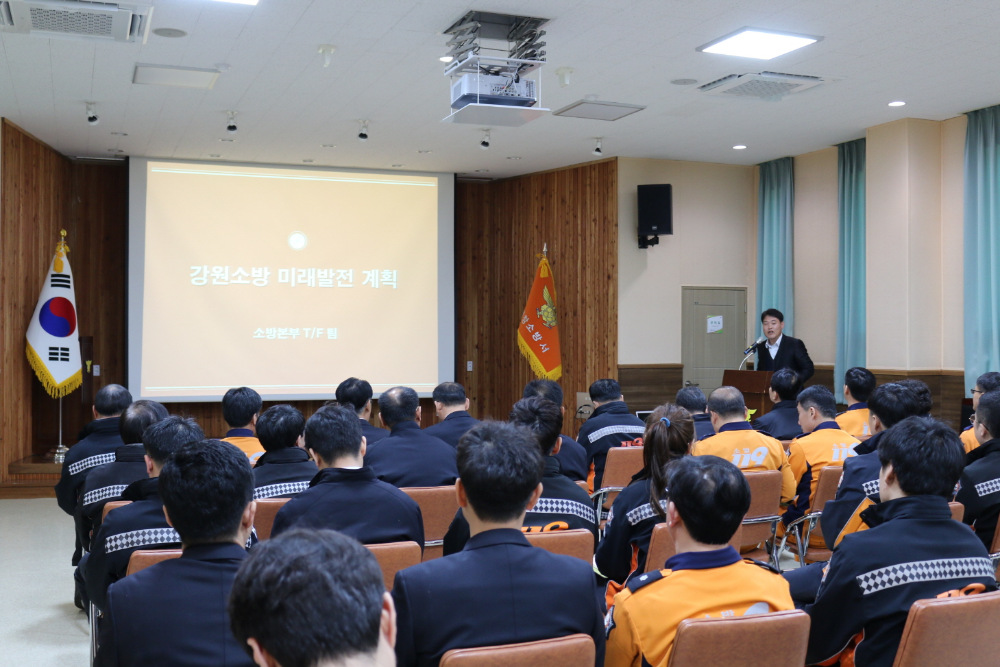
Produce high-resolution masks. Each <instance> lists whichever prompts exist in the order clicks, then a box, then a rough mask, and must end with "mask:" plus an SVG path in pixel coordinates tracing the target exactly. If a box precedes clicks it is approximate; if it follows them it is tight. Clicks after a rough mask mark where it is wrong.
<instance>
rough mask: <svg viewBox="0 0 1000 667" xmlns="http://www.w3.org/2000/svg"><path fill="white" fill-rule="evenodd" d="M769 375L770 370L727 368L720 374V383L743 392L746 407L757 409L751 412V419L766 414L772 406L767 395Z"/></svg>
mask: <svg viewBox="0 0 1000 667" xmlns="http://www.w3.org/2000/svg"><path fill="white" fill-rule="evenodd" d="M771 375H773V373H771V371H733V370H729V371H726V372H725V373H723V374H722V384H724V385H725V386H727V387H736V388H737V389H739V390H740V391H741V392H742V393H743V401H744V402H745V403H746V406H747V408H749V409H751V410H756V411H757V412H755V413H753V419H756V418H757V417H760V416H762V415H766V414H767V413H768V412H770V411H771V408H772V407H773V404H772V403H771V399H770V397H768V395H767V390H768V389H769V388H770V387H771Z"/></svg>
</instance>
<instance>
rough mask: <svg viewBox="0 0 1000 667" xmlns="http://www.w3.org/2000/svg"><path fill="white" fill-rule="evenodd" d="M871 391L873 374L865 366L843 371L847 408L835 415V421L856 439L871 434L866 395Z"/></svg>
mask: <svg viewBox="0 0 1000 667" xmlns="http://www.w3.org/2000/svg"><path fill="white" fill-rule="evenodd" d="M873 391H875V374H874V373H872V372H871V371H870V370H868V369H867V368H861V367H860V366H855V367H854V368H849V369H848V370H847V372H846V373H844V400H846V401H847V410H846V411H845V412H841V413H840V414H839V415H837V423H838V424H839V425H840V428H842V429H843V430H845V431H847V432H848V433H850V434H851V435H853V436H854V437H855V438H857V439H858V440H862V441H864V440H867V439H868V438H870V437H871V436H872V430H871V426H870V425H869V424H868V416H869V412H868V397H869V396H871V395H872V392H873Z"/></svg>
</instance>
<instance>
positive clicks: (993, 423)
mask: <svg viewBox="0 0 1000 667" xmlns="http://www.w3.org/2000/svg"><path fill="white" fill-rule="evenodd" d="M973 428H974V430H975V434H976V439H977V440H978V441H979V442H980V443H981V445H980V446H979V447H977V448H976V449H974V450H972V451H971V452H969V454H968V455H967V456H966V466H965V471H964V472H963V473H962V478H961V480H960V481H959V490H958V495H957V496H955V500H957V501H958V502H960V503H962V505H963V506H964V507H965V516H964V517H963V519H962V520H963V521H964V522H965V523H967V524H969V525H970V526H972V528H973V529H974V530H975V531H976V535H978V536H979V539H980V540H982V541H983V544H984V545H985V546H986V548H987V549H991V548H992V546H993V533H995V532H996V528H997V517H998V515H1000V438H994V437H993V434H994V433H998V434H1000V390H997V389H994V390H993V391H988V392H986V393H985V394H983V395H982V396H980V397H979V406H978V407H977V408H976V423H975V426H974V427H973Z"/></svg>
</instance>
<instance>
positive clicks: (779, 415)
mask: <svg viewBox="0 0 1000 667" xmlns="http://www.w3.org/2000/svg"><path fill="white" fill-rule="evenodd" d="M753 427H754V428H755V429H757V430H758V431H764V432H765V433H767V434H768V435H770V436H771V437H772V438H777V439H778V440H791V439H792V438H796V437H798V436H800V435H802V427H801V426H799V409H798V402H797V401H795V400H791V401H778V402H777V403H775V404H774V407H773V408H771V411H770V412H768V413H767V414H766V415H764V416H762V417H758V418H757V419H754V420H753Z"/></svg>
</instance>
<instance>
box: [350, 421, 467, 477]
mask: <svg viewBox="0 0 1000 667" xmlns="http://www.w3.org/2000/svg"><path fill="white" fill-rule="evenodd" d="M455 456H456V454H455V448H454V447H452V446H451V445H449V444H448V443H447V442H445V441H444V440H442V439H440V438H435V437H434V436H433V435H427V434H426V433H424V432H423V431H421V430H420V424H418V423H417V422H415V421H405V422H401V423H399V424H396V425H395V426H393V427H392V431H391V432H390V435H389V437H388V438H384V439H383V440H380V441H379V442H378V443H376V444H375V446H374V447H372V446H370V445H369V447H368V449H367V451H366V453H365V465H366V466H371V468H372V470H374V471H375V476H376V477H378V478H379V479H381V480H383V481H385V482H389V483H390V484H392V485H393V486H395V487H398V488H406V487H413V486H450V485H452V484H454V483H455V479H457V478H458V464H457V463H456V460H455Z"/></svg>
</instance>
